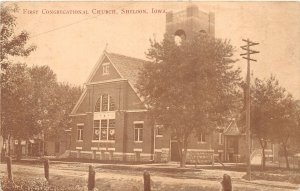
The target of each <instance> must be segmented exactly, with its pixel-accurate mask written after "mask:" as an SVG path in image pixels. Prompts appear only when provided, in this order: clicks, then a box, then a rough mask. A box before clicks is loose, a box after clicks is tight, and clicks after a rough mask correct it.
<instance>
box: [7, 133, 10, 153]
mask: <svg viewBox="0 0 300 191" xmlns="http://www.w3.org/2000/svg"><path fill="white" fill-rule="evenodd" d="M7 149H8V150H7V155H8V156H10V135H8V144H7Z"/></svg>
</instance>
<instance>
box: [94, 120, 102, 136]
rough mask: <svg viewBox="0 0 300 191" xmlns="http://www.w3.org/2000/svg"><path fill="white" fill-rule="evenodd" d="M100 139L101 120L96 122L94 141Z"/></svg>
mask: <svg viewBox="0 0 300 191" xmlns="http://www.w3.org/2000/svg"><path fill="white" fill-rule="evenodd" d="M99 138H100V120H95V121H94V135H93V140H99Z"/></svg>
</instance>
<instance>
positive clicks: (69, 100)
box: [46, 83, 82, 139]
mask: <svg viewBox="0 0 300 191" xmlns="http://www.w3.org/2000/svg"><path fill="white" fill-rule="evenodd" d="M54 93H55V96H54V100H55V105H56V109H55V110H56V112H55V113H54V118H53V120H52V125H51V126H49V128H48V129H47V131H46V139H53V138H54V139H58V138H59V136H57V135H60V134H61V133H62V131H64V130H67V129H69V128H70V124H71V122H72V121H71V117H70V116H69V114H70V113H71V111H72V109H73V107H74V106H75V104H76V102H77V100H78V98H79V96H80V95H81V93H82V88H80V87H78V86H72V85H70V84H68V83H58V84H57V85H56V86H55V90H54Z"/></svg>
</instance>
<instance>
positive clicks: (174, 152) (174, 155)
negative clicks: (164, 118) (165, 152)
mask: <svg viewBox="0 0 300 191" xmlns="http://www.w3.org/2000/svg"><path fill="white" fill-rule="evenodd" d="M171 161H176V162H179V161H180V155H179V150H178V142H177V141H171Z"/></svg>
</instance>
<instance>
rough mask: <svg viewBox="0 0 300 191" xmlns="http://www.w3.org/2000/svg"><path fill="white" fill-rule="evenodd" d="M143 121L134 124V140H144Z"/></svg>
mask: <svg viewBox="0 0 300 191" xmlns="http://www.w3.org/2000/svg"><path fill="white" fill-rule="evenodd" d="M143 126H144V124H143V123H135V124H134V141H135V142H142V141H143Z"/></svg>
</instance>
